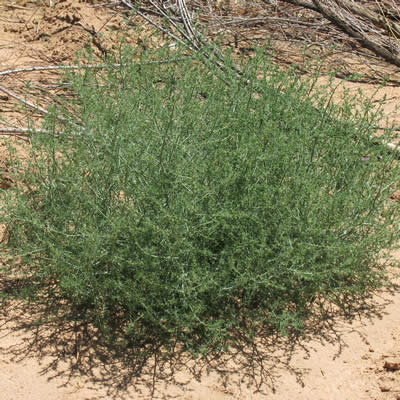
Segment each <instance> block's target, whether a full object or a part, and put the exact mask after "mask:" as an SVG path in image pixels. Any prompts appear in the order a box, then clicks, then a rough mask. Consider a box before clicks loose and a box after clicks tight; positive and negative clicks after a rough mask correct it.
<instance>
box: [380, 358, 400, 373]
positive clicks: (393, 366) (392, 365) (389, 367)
mask: <svg viewBox="0 0 400 400" xmlns="http://www.w3.org/2000/svg"><path fill="white" fill-rule="evenodd" d="M383 368H384V369H386V371H400V360H399V361H385V364H383Z"/></svg>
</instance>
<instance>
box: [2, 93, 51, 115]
mask: <svg viewBox="0 0 400 400" xmlns="http://www.w3.org/2000/svg"><path fill="white" fill-rule="evenodd" d="M0 91H1V92H3V93H5V94H7V95H8V96H10V97H13V98H14V99H16V100H18V101H20V102H21V103H23V104H25V105H27V106H29V107H31V108H33V109H35V110H37V111H40V112H41V113H43V114H48V111H47V110H45V109H44V108H42V107H40V106H35V105H34V104H32V103H31V102H30V101H27V100H24V99H22V98H21V97H19V96H17V95H16V94H15V93H13V92H11V91H9V90H7V89H5V88H4V87H3V86H0Z"/></svg>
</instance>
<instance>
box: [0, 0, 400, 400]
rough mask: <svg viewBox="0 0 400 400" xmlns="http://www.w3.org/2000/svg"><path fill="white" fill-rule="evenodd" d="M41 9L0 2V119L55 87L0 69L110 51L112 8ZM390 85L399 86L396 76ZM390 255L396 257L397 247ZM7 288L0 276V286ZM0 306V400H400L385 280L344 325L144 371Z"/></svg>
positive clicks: (397, 318) (84, 338) (0, 171)
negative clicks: (89, 48)
mask: <svg viewBox="0 0 400 400" xmlns="http://www.w3.org/2000/svg"><path fill="white" fill-rule="evenodd" d="M49 4H50V3H49V2H48V1H46V2H45V1H31V2H30V1H26V0H21V1H13V2H10V1H0V87H2V88H5V89H6V92H5V91H0V115H1V116H2V117H3V118H7V120H8V121H10V122H13V123H15V124H16V125H17V126H24V122H25V121H26V120H25V116H24V115H23V114H21V113H20V112H18V109H17V106H18V100H16V99H15V97H13V95H17V96H20V95H21V93H22V91H23V88H24V85H25V84H26V83H27V82H28V81H31V82H33V83H34V84H33V85H32V88H31V91H30V92H29V93H31V98H28V100H32V101H33V100H34V99H35V98H36V100H37V99H39V100H40V101H41V102H42V103H41V104H42V105H43V106H45V105H46V102H47V101H48V99H49V96H50V94H51V93H57V91H58V90H61V89H60V88H59V87H57V85H55V84H54V82H55V79H56V77H55V75H54V74H55V72H54V71H42V72H37V71H36V72H25V73H23V74H21V73H18V74H3V75H2V74H1V71H6V70H10V69H16V68H24V67H30V66H48V65H58V64H60V63H68V62H71V60H72V59H73V58H74V53H75V51H77V50H81V49H82V48H83V47H84V46H85V44H87V43H88V41H89V40H92V41H93V43H94V48H95V52H97V53H101V52H104V51H107V49H109V48H110V47H113V46H116V45H117V44H118V41H117V40H116V36H117V34H116V30H118V29H120V28H121V27H122V17H121V15H119V14H118V13H115V12H113V11H112V10H109V9H105V8H104V7H96V6H97V5H98V4H100V3H99V2H93V1H92V2H83V1H78V0H59V1H56V0H54V1H53V7H50V5H49ZM131 34H132V36H131V39H130V41H131V42H132V43H134V44H135V43H136V44H137V45H141V43H142V42H141V40H140V38H139V35H138V34H137V33H134V31H133V28H132V32H131ZM392 78H393V82H396V79H397V80H399V82H400V74H398V75H397V76H393V77H392ZM35 83H37V84H38V85H39V83H40V85H41V89H38V88H37V87H35ZM360 87H361V88H362V89H363V90H364V92H365V93H366V95H367V96H372V94H375V92H376V91H377V87H376V86H374V85H368V84H365V83H364V84H362V85H361V86H360V84H357V83H352V84H347V88H349V89H350V90H352V91H357V90H358V89H359V88H360ZM43 88H45V89H46V90H43ZM7 91H8V92H7ZM44 92H45V93H44ZM10 93H11V94H10ZM384 96H386V98H387V100H388V102H387V104H386V105H385V112H386V114H387V115H388V116H390V119H391V120H392V121H397V122H399V121H400V114H399V113H398V111H397V109H396V107H397V104H398V98H399V96H400V87H399V86H397V84H396V83H392V84H391V85H389V86H387V87H385V88H383V89H382V90H380V91H379V92H378V94H377V97H376V98H382V97H384ZM28 97H29V96H28ZM24 98H26V97H24ZM33 102H34V101H33ZM43 103H44V104H43ZM35 104H36V103H35ZM0 122H1V121H0ZM8 127H9V125H8ZM2 139H3V137H0V186H1V187H2V188H7V186H8V185H11V184H13V182H12V181H10V178H9V176H8V174H7V172H8V171H7V168H8V166H7V164H6V158H7V150H6V146H5V142H4V140H2ZM20 156H21V157H23V156H24V152H23V150H22V149H21V152H20ZM393 257H394V258H397V259H400V251H398V252H396V253H394V254H393ZM4 262H6V261H4ZM394 283H395V284H396V283H397V284H400V281H397V282H396V281H395V282H394ZM8 285H9V282H8V281H7V280H6V279H4V278H2V277H0V291H4V290H7V288H8ZM0 305H1V308H0V400H20V399H21V400H50V399H51V400H61V399H62V400H69V399H71V400H72V399H74V400H95V399H111V398H126V399H150V398H157V399H182V400H200V399H201V400H208V399H216V400H219V399H220V400H232V399H243V400H250V399H267V398H268V399H279V400H286V399H287V400H289V399H290V400H292V399H299V400H319V399H320V400H327V399H331V400H353V399H359V400H364V399H365V400H371V399H376V400H389V399H390V400H396V399H397V400H400V311H399V310H400V292H399V290H398V286H396V285H395V286H394V288H393V290H392V291H385V292H381V293H376V294H375V295H374V296H372V298H370V299H368V301H366V302H365V304H363V306H362V307H360V308H359V309H358V314H357V315H356V317H355V318H353V319H349V318H346V316H344V315H336V316H335V317H333V318H329V319H327V320H326V321H325V322H324V323H320V324H319V325H318V326H314V327H312V329H310V333H309V334H308V335H306V337H305V338H303V339H302V340H301V341H300V342H297V343H290V342H288V341H287V340H285V339H283V338H265V339H263V338H259V340H258V343H257V345H256V346H255V347H253V348H250V349H237V350H234V349H232V352H231V354H228V355H226V356H225V357H224V358H222V359H214V360H208V361H201V362H200V361H196V360H191V359H186V358H184V357H183V356H182V357H177V358H176V359H175V360H172V361H170V362H169V363H163V362H161V361H160V360H157V359H152V360H149V362H148V363H147V364H146V365H145V366H143V368H141V366H140V364H139V362H136V363H134V362H132V361H129V362H127V361H126V358H124V357H123V356H119V357H117V356H114V355H113V354H111V353H109V352H107V349H105V348H103V347H101V346H100V345H97V343H96V340H95V336H94V335H93V334H92V333H87V332H85V331H84V330H83V329H81V328H79V327H73V326H68V325H63V326H60V325H54V326H49V325H47V326H38V325H37V324H36V323H35V318H36V316H37V310H35V309H34V308H32V307H31V306H29V305H28V304H24V303H22V302H21V303H18V302H13V303H11V302H3V303H1V300H0Z"/></svg>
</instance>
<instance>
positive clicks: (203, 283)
mask: <svg viewBox="0 0 400 400" xmlns="http://www.w3.org/2000/svg"><path fill="white" fill-rule="evenodd" d="M150 55H151V56H152V57H153V58H152V60H154V59H157V57H156V58H154V54H150ZM150 55H149V57H150ZM158 57H159V58H165V54H163V53H160V54H159V55H158ZM148 61H149V59H147V58H146V55H143V56H142V59H141V62H140V63H139V64H129V63H127V64H125V65H123V66H121V67H120V68H116V69H115V68H108V69H104V70H101V71H95V70H89V69H87V70H84V72H83V73H76V74H75V75H72V76H71V77H70V78H71V80H72V83H73V90H74V91H75V93H76V102H75V103H74V104H72V105H71V107H70V108H69V109H68V110H53V112H52V113H51V116H50V117H49V118H48V120H47V122H46V129H47V130H50V131H52V132H53V133H54V134H53V135H49V134H38V135H37V136H35V138H34V140H33V141H32V152H31V158H30V162H29V164H28V165H27V166H26V167H24V168H22V167H21V168H22V172H21V173H20V177H19V182H21V184H20V185H18V187H16V188H14V189H13V190H12V191H7V192H6V193H4V194H3V195H4V196H5V197H6V199H5V203H6V206H5V207H4V209H3V212H2V219H3V222H4V223H6V224H7V226H8V232H9V241H8V244H7V245H8V246H9V248H11V249H12V250H13V252H14V254H15V256H21V255H22V256H23V258H22V259H23V261H24V262H25V265H29V266H31V267H30V269H29V271H30V273H33V274H34V277H35V278H36V281H37V282H39V283H38V286H37V288H38V290H39V291H40V293H41V294H42V295H43V293H45V294H46V293H47V297H46V296H45V298H46V299H48V301H50V300H49V299H51V298H52V296H54V297H57V298H60V299H62V300H63V301H64V302H65V303H66V304H68V305H69V307H70V309H71V314H70V316H71V318H74V319H76V320H86V321H88V322H90V323H93V324H94V325H95V326H97V327H98V328H99V329H100V331H101V332H102V334H103V336H104V338H107V339H110V340H117V339H118V340H119V339H122V340H123V343H125V344H128V345H129V346H139V347H140V346H142V348H144V347H145V345H146V344H148V343H158V344H159V345H162V346H166V347H168V346H169V345H171V344H172V343H175V342H178V343H182V344H183V345H184V346H185V348H186V349H188V350H190V351H195V352H197V351H200V350H201V351H205V350H211V349H213V350H215V349H221V348H224V346H226V345H229V343H232V342H235V341H237V340H239V337H240V335H238V332H239V333H240V334H241V335H243V336H245V337H246V336H247V337H249V338H250V337H252V336H253V335H254V334H255V333H256V332H257V330H258V329H261V328H263V329H265V328H267V329H269V330H270V331H271V332H274V331H277V330H278V331H280V332H287V331H288V330H291V329H301V326H302V323H303V322H304V321H305V320H306V319H307V317H308V316H309V315H310V313H311V312H312V310H313V307H312V304H313V301H314V300H315V299H316V298H318V299H328V300H329V301H337V302H338V303H340V301H341V299H343V298H348V299H355V298H357V296H358V295H361V294H364V293H366V292H368V291H369V290H371V289H373V288H375V287H377V286H379V285H380V284H381V283H382V278H383V275H384V269H383V267H382V264H381V263H379V262H378V261H379V258H380V257H381V256H382V253H381V250H382V249H385V248H390V247H391V246H393V244H394V240H395V238H396V234H397V232H398V225H396V223H395V222H396V221H395V220H394V216H395V212H396V211H397V212H398V204H396V203H394V202H390V201H388V199H389V196H390V194H391V192H392V190H393V188H394V185H395V184H396V179H397V180H398V178H399V170H398V167H397V166H396V165H394V163H393V157H392V156H391V155H390V154H389V153H388V152H387V150H386V148H385V147H384V146H381V145H378V144H376V143H374V142H373V141H372V140H371V139H370V135H372V133H373V128H372V127H373V125H376V121H375V119H374V115H373V113H371V110H369V109H368V105H365V107H364V108H363V111H355V108H354V107H352V106H351V104H349V103H345V104H344V105H343V106H340V107H336V106H333V105H329V106H327V107H326V108H324V107H322V105H323V104H324V102H326V100H327V99H329V96H330V93H329V92H327V91H325V92H323V93H322V94H320V95H319V96H316V95H315V96H314V97H313V98H312V97H310V95H309V93H310V88H311V85H312V82H309V81H300V80H299V79H298V78H296V76H295V75H294V74H290V73H289V74H288V73H282V72H280V71H279V70H277V69H275V68H273V67H272V66H271V65H270V64H269V61H268V60H266V59H265V57H263V56H258V57H256V58H255V59H253V60H250V61H248V62H247V63H244V64H243V68H245V69H246V74H245V76H246V78H243V79H237V78H236V77H234V76H233V75H232V76H230V75H229V74H228V73H227V74H226V76H225V79H224V81H222V80H220V79H218V78H217V76H218V75H219V74H220V73H221V72H220V71H218V70H214V69H213V68H212V67H209V68H205V67H204V66H203V65H202V64H201V63H199V62H194V61H193V60H192V59H187V60H186V61H185V60H182V61H180V62H179V63H170V64H162V63H149V62H148ZM260 71H263V72H264V73H265V76H266V78H265V79H260V78H257V76H258V75H259V73H260ZM227 83H228V84H227ZM59 116H63V118H64V122H60V119H59V118H58V117H59ZM79 127H84V128H79ZM60 130H62V132H63V133H62V134H59V133H57V132H59V131H60ZM366 156H368V157H369V160H368V162H364V161H363V159H364V157H366ZM349 301H353V300H349Z"/></svg>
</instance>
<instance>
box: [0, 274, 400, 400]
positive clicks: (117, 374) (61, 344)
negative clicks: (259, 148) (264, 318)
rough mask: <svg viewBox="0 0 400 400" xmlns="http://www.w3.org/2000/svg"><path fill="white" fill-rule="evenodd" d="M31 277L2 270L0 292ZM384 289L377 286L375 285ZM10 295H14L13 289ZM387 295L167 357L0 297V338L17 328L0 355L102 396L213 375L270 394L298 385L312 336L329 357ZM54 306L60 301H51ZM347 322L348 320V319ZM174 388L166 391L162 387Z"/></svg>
mask: <svg viewBox="0 0 400 400" xmlns="http://www.w3.org/2000/svg"><path fill="white" fill-rule="evenodd" d="M29 284H30V283H29V279H27V280H24V279H21V278H15V279H13V278H7V279H6V278H4V277H1V276H0V293H3V294H4V293H6V294H7V293H8V294H12V295H15V294H16V293H18V292H21V291H23V290H24V288H25V287H26V286H29ZM399 288H400V287H399V285H395V284H392V285H391V287H388V288H386V289H385V292H386V293H391V294H395V293H396V291H397V292H398V290H399ZM380 293H383V292H380ZM11 297H12V296H11ZM391 302H392V301H391V299H390V298H388V296H386V295H385V296H384V297H381V298H379V297H377V296H376V294H375V295H374V296H372V295H370V296H366V297H363V298H359V299H358V301H357V302H355V303H354V304H351V305H349V306H348V307H347V308H346V309H344V310H343V309H338V307H337V306H334V305H331V304H327V303H326V302H323V301H321V302H320V303H319V304H318V303H316V307H315V308H316V312H315V313H314V314H313V315H312V317H311V318H310V319H309V321H308V323H307V326H306V328H305V330H304V332H303V333H302V335H289V336H287V337H282V336H280V335H278V334H271V332H268V331H265V332H262V331H260V332H259V334H258V335H257V338H256V340H255V341H254V342H253V343H250V342H249V341H248V340H247V339H246V338H242V340H241V341H240V342H241V343H242V344H241V345H236V346H232V347H231V348H230V350H229V352H227V353H224V354H211V355H208V356H203V357H200V358H197V359H194V358H193V357H191V356H190V355H189V354H187V353H185V352H184V351H183V350H182V349H181V348H180V347H179V346H178V345H176V347H175V351H174V352H173V353H172V355H171V356H169V357H166V356H165V353H164V352H163V351H162V349H160V347H158V346H156V345H154V346H152V345H149V346H148V348H146V349H145V350H146V351H145V352H143V351H141V352H140V353H138V352H137V351H135V349H131V350H129V349H123V350H122V349H121V347H118V346H115V345H111V344H108V343H104V342H103V341H102V340H101V339H100V335H99V333H98V332H97V331H96V330H95V329H94V328H93V327H91V326H90V325H89V324H87V323H77V322H73V321H66V320H65V319H63V318H60V317H56V316H54V317H53V318H45V317H48V315H49V309H48V306H46V305H43V304H41V303H39V304H38V303H33V302H32V303H30V302H27V301H23V300H15V299H11V298H8V299H7V298H6V297H4V296H3V298H2V299H1V298H0V304H1V310H0V340H1V339H3V338H5V337H7V336H12V335H15V336H17V337H18V340H16V341H15V343H14V344H11V345H10V344H8V345H6V346H2V347H0V351H1V352H2V354H3V356H5V357H6V358H7V359H9V360H10V361H12V362H20V361H22V360H24V359H27V358H32V357H33V358H36V359H38V360H40V364H41V370H40V374H42V375H44V376H46V377H47V379H48V380H56V381H57V382H58V383H59V382H62V383H61V384H60V385H62V386H65V387H68V386H69V385H70V384H71V383H72V382H73V381H74V379H76V378H79V379H81V380H82V378H83V379H84V380H85V385H88V387H91V388H98V387H100V388H102V392H104V393H105V394H104V397H103V398H107V399H109V398H112V399H124V398H132V397H130V395H129V393H131V390H134V392H135V393H137V394H138V395H143V396H146V398H165V399H172V398H177V397H179V395H178V394H176V393H178V392H179V390H180V391H181V392H182V393H183V392H188V391H189V392H190V391H191V390H193V389H192V388H191V386H190V382H191V381H193V380H195V381H198V382H200V381H202V380H203V379H204V377H207V376H209V375H210V374H214V375H216V376H217V377H218V382H219V384H220V385H221V388H223V390H225V391H226V392H227V393H230V392H232V391H234V392H235V393H237V392H241V391H242V388H244V387H247V388H251V390H252V391H253V392H259V393H261V394H264V395H268V394H269V395H271V394H272V393H275V392H276V390H277V382H278V379H279V376H280V375H281V374H282V372H283V371H289V372H290V374H292V375H293V376H295V378H296V381H297V382H298V384H299V385H300V386H303V385H304V382H303V377H304V376H305V375H306V374H307V373H308V371H307V370H306V369H304V368H298V367H296V365H295V363H294V362H293V361H292V359H293V356H294V355H295V354H296V353H297V352H298V351H302V352H304V353H305V354H306V355H307V356H310V355H311V353H312V352H313V351H314V347H315V345H316V344H317V343H322V344H333V345H334V346H335V349H336V354H335V357H337V356H339V355H340V354H341V352H342V351H343V349H344V348H345V347H346V342H345V340H344V339H343V337H344V335H346V334H348V333H349V331H353V332H357V333H359V335H360V337H361V339H362V340H364V341H366V340H367V338H365V337H363V335H362V333H361V332H360V331H359V330H358V328H357V327H354V326H353V325H352V324H351V323H352V322H353V321H361V322H362V323H363V324H365V323H368V321H371V320H372V319H375V318H383V316H384V315H385V313H386V311H385V309H386V307H387V306H388V304H390V303H391ZM57 307H59V309H62V305H60V304H57ZM349 322H350V324H349ZM168 385H173V386H174V387H175V388H178V389H179V390H178V392H177V391H175V392H174V393H175V394H168V391H167V390H166V387H167V386H168Z"/></svg>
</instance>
